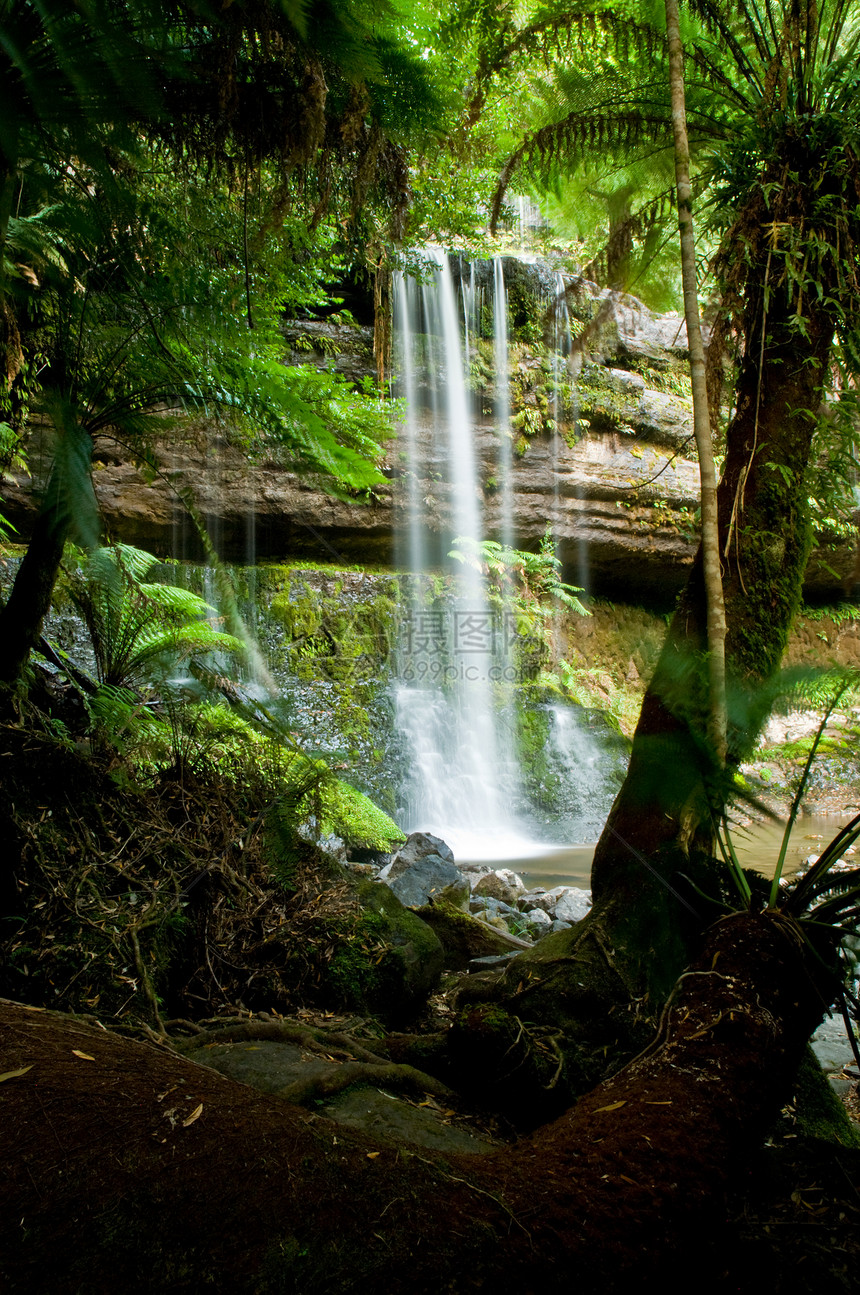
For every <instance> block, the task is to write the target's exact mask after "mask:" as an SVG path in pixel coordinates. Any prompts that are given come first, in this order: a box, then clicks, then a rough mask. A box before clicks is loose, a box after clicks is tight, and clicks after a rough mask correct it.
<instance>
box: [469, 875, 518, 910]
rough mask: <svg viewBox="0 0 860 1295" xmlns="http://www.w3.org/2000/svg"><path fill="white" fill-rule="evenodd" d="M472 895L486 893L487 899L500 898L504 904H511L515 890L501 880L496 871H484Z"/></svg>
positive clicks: (514, 896) (514, 898)
mask: <svg viewBox="0 0 860 1295" xmlns="http://www.w3.org/2000/svg"><path fill="white" fill-rule="evenodd" d="M472 894H473V895H486V896H487V897H488V898H489V899H500V900H501V901H502V902H503V903H505V904H513V903H514V902H515V900H516V892H515V891H514V888H513V886H510V885H509V884H508V882H507V881H505V880H503V878H502V877H500V876H499V874H498V873H497V872H486V873H484V875H483V877H480V878H479V879H478V882H477V884H476V886H475V888H474V890H473V891H472Z"/></svg>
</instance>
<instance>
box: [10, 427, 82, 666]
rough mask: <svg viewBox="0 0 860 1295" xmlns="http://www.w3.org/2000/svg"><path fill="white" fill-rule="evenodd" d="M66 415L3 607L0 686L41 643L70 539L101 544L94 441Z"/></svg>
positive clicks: (59, 430)
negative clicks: (93, 469)
mask: <svg viewBox="0 0 860 1295" xmlns="http://www.w3.org/2000/svg"><path fill="white" fill-rule="evenodd" d="M63 414H64V411H63V410H62V409H61V408H58V410H57V413H56V417H55V426H56V427H57V430H58V433H59V434H58V437H57V446H56V451H55V456H54V465H53V467H52V469H51V475H50V477H49V479H48V485H47V489H46V490H45V497H44V499H43V500H42V506H41V508H40V510H39V515H38V517H37V518H36V522H35V525H34V526H33V530H32V533H31V536H30V542H29V544H28V546H27V552H26V553H25V555H24V557H23V559H22V561H21V565H20V567H19V568H18V573H17V575H16V576H15V583H14V584H13V585H12V590H11V592H10V594H9V597H8V598H7V600H6V603H5V605H4V606H3V607H2V608H0V684H7V685H13V684H15V683H17V681H18V679H19V678H20V677H21V673H22V671H23V669H24V667H25V665H26V664H27V661H28V660H29V657H30V653H31V652H32V650H33V648H34V647H36V645H37V644H38V642H39V637H40V634H41V629H42V621H43V620H44V619H45V617H46V616H47V614H48V612H49V611H50V609H51V596H52V594H53V592H54V585H55V584H56V581H57V575H58V574H59V570H60V563H61V562H62V560H63V549H64V547H65V543H66V540H67V539H73V540H77V542H78V543H81V544H87V545H92V544H95V543H97V541H98V528H97V524H96V517H97V508H98V505H97V504H96V500H95V494H94V493H93V488H92V477H91V466H90V464H91V457H92V448H93V443H92V439H91V438H90V436H89V434H88V433H87V432H86V431H84V429H83V428H82V427H80V426H79V424H78V423H77V422H76V421H75V420H74V419H73V418H68V419H67V420H66V421H67V425H66V426H63Z"/></svg>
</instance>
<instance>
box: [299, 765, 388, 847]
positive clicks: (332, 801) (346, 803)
mask: <svg viewBox="0 0 860 1295" xmlns="http://www.w3.org/2000/svg"><path fill="white" fill-rule="evenodd" d="M320 804H321V824H320V825H321V829H322V833H323V835H328V834H330V833H333V834H334V835H335V836H339V837H341V838H342V840H344V841H345V842H346V843H347V845H352V846H357V847H359V848H361V849H364V850H379V851H380V852H382V853H388V852H389V851H391V850H393V849H394V848H395V846H397V845H399V844H400V843H401V842H402V841H405V839H406V836H405V834H404V833H403V832H402V831H401V829H400V828H399V827H398V826H397V824H396V823H395V822H393V821H392V819H390V818H389V817H388V815H387V814H386V813H385V812H384V811H383V810H381V809H380V808H379V807H378V806H377V805H374V803H373V801H372V800H370V799H369V798H368V797H367V796H365V795H363V794H362V793H361V792H360V791H357V790H356V789H355V787H352V786H350V784H349V783H348V782H341V780H340V779H339V778H334V779H332V780H331V781H330V782H326V784H325V785H324V787H323V788H322V791H321V798H320Z"/></svg>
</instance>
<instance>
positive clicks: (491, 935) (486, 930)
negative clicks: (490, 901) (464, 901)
mask: <svg viewBox="0 0 860 1295" xmlns="http://www.w3.org/2000/svg"><path fill="white" fill-rule="evenodd" d="M418 916H419V917H420V918H421V919H422V921H424V922H425V923H426V924H427V925H428V926H430V927H432V928H433V931H434V932H435V934H436V935H437V936H438V938H439V940H440V941H441V945H442V948H443V949H444V951H445V967H446V968H447V970H449V971H464V970H465V969H466V967H468V965H469V963H470V962H471V960H472V959H473V958H488V957H491V956H493V955H496V954H501V953H511V952H512V948H511V944H510V941H509V940H505V939H504V937H503V936H501V935H500V934H499V932H498V931H495V930H494V929H493V927H492V926H488V925H487V923H486V922H481V921H479V920H478V919H477V918H476V917H472V916H470V914H469V913H464V912H463V911H462V909H459V908H456V907H455V906H454V905H453V904H447V903H445V901H444V900H442V901H440V902H438V903H435V904H428V905H427V906H426V907H425V908H419V909H418Z"/></svg>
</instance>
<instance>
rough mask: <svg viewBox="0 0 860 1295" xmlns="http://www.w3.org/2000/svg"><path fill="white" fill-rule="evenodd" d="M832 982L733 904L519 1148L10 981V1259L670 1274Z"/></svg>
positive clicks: (111, 1279) (1, 1213)
mask: <svg viewBox="0 0 860 1295" xmlns="http://www.w3.org/2000/svg"><path fill="white" fill-rule="evenodd" d="M831 990H832V986H831V985H830V983H829V982H828V981H827V977H826V975H825V973H824V972H823V969H822V967H821V966H820V964H818V963H817V962H816V960H815V958H814V957H812V956H811V955H809V954H808V952H807V951H806V950H805V947H804V945H803V943H802V941H801V940H800V939H798V936H797V931H796V928H794V927H793V925H792V924H791V923H789V922H787V921H786V919H783V918H781V917H779V916H778V915H776V916H774V915H771V914H761V915H758V916H751V915H749V914H744V915H736V916H734V917H731V918H726V919H723V921H721V922H719V923H718V924H717V925H716V926H715V927H714V928H713V929H712V931H711V932H710V934H709V938H708V941H707V944H706V947H705V948H704V950H703V953H702V956H701V958H700V960H699V961H698V962H697V963H696V964H694V965H693V966H692V967H691V968H690V970H689V971H688V972H687V973H686V974H685V975H684V976H683V977H682V978H681V980H680V981H679V983H678V985H677V987H676V991H675V995H674V997H673V1001H672V1003H671V1006H670V1007H669V1008H668V1009H667V1010H666V1012H665V1013H664V1016H663V1020H662V1022H661V1028H660V1030H659V1032H658V1035H657V1037H656V1039H655V1040H654V1041H653V1043H652V1044H651V1046H650V1047H648V1048H647V1049H646V1050H645V1052H644V1053H643V1054H642V1055H641V1056H639V1057H638V1058H636V1059H635V1060H634V1061H633V1062H631V1063H630V1064H629V1065H628V1066H627V1067H625V1069H624V1070H622V1071H621V1072H620V1073H619V1074H617V1075H615V1076H614V1077H613V1078H612V1079H610V1080H608V1081H606V1082H605V1083H603V1084H601V1085H600V1086H599V1087H598V1088H596V1089H595V1090H594V1091H593V1092H591V1093H589V1094H588V1096H587V1097H586V1098H584V1099H583V1100H582V1101H581V1102H579V1103H578V1104H577V1105H576V1106H575V1107H574V1108H572V1109H571V1110H570V1111H568V1112H567V1113H566V1114H565V1115H563V1116H562V1117H561V1118H560V1119H558V1120H556V1121H555V1122H554V1123H552V1124H550V1125H547V1126H546V1127H545V1128H543V1129H541V1130H539V1131H538V1132H537V1133H536V1134H534V1135H532V1136H531V1137H529V1138H524V1139H522V1140H520V1142H519V1143H517V1144H516V1145H515V1146H514V1147H510V1148H506V1149H504V1150H503V1151H501V1152H499V1153H498V1154H495V1155H487V1156H478V1155H472V1156H464V1155H460V1156H455V1155H451V1154H446V1156H445V1158H444V1160H443V1159H442V1158H441V1157H440V1156H439V1155H438V1154H436V1153H434V1152H429V1151H428V1152H426V1153H425V1152H423V1151H422V1152H420V1153H419V1152H417V1151H416V1150H415V1149H414V1148H413V1149H409V1148H404V1147H402V1146H397V1145H396V1144H392V1143H387V1144H385V1143H374V1142H373V1141H371V1140H369V1139H368V1138H367V1137H366V1136H364V1135H362V1134H360V1133H355V1132H351V1131H350V1130H348V1129H345V1128H344V1127H343V1126H342V1125H337V1124H333V1123H331V1122H330V1121H328V1120H326V1119H322V1118H320V1117H319V1116H318V1115H314V1114H311V1113H310V1112H308V1111H306V1110H297V1109H296V1108H293V1107H289V1106H287V1105H286V1104H285V1103H283V1102H279V1101H278V1099H277V1098H275V1097H269V1096H264V1095H263V1094H259V1093H253V1092H252V1091H251V1090H250V1089H248V1088H246V1087H244V1086H243V1085H239V1084H234V1083H233V1082H231V1081H229V1080H226V1079H223V1078H222V1077H221V1076H220V1075H216V1074H215V1073H214V1072H212V1071H209V1070H206V1069H205V1068H203V1067H198V1066H195V1065H194V1064H193V1063H191V1062H189V1061H187V1060H184V1059H180V1058H177V1057H175V1056H172V1055H169V1054H168V1053H166V1052H164V1051H160V1050H156V1049H155V1048H153V1047H151V1046H149V1045H144V1044H133V1043H131V1042H129V1041H128V1040H126V1039H121V1038H118V1037H117V1036H116V1035H112V1034H109V1033H108V1034H106V1033H104V1032H101V1031H98V1030H96V1029H94V1028H91V1027H89V1026H86V1025H84V1024H83V1023H82V1022H80V1021H78V1020H73V1019H72V1018H59V1017H55V1016H53V1015H52V1014H51V1013H34V1012H29V1011H27V1010H25V1009H23V1008H20V1007H16V1006H14V1005H11V1004H0V1043H2V1055H3V1058H4V1068H5V1070H6V1071H7V1072H11V1074H10V1073H6V1074H5V1076H4V1077H5V1079H6V1080H7V1082H6V1083H5V1084H4V1086H3V1111H4V1118H3V1120H2V1121H0V1155H2V1161H3V1164H4V1166H5V1172H4V1175H3V1180H2V1182H0V1277H4V1276H5V1278H6V1279H7V1281H8V1282H9V1285H10V1289H14V1290H16V1291H19V1292H36V1291H38V1292H41V1291H44V1290H45V1289H46V1288H47V1287H49V1286H50V1287H51V1288H52V1289H58V1290H70V1291H71V1290H79V1289H84V1288H86V1289H87V1290H90V1289H92V1290H103V1289H104V1290H108V1289H111V1290H114V1289H120V1288H121V1289H122V1290H124V1291H129V1292H140V1291H157V1290H159V1291H160V1290H164V1289H167V1288H169V1289H171V1290H182V1291H185V1292H196V1291H198V1290H199V1291H201V1292H202V1291H204V1290H209V1289H213V1288H217V1289H228V1288H229V1289H230V1290H231V1291H237V1292H246V1291H248V1292H249V1291H254V1292H269V1291H271V1292H274V1291H276V1290H277V1291H283V1290H300V1291H302V1292H303V1295H312V1293H313V1292H318V1291H319V1292H323V1291H324V1292H326V1295H329V1293H330V1292H334V1291H362V1292H363V1291H368V1290H371V1289H372V1290H385V1291H386V1292H388V1293H389V1295H398V1293H400V1292H403V1293H406V1292H408V1293H409V1295H420V1293H421V1292H430V1291H433V1292H437V1291H439V1290H446V1291H454V1292H456V1291H461V1292H467V1291H473V1290H475V1289H478V1288H480V1289H482V1290H483V1289H487V1290H493V1291H499V1292H509V1291H510V1292H513V1291H517V1292H522V1291H536V1292H540V1293H541V1295H551V1293H554V1292H562V1291H565V1292H567V1291H570V1290H575V1289H579V1290H583V1291H596V1290H600V1291H616V1290H617V1291H621V1290H625V1291H626V1290H630V1289H637V1290H653V1289H656V1288H657V1287H656V1286H655V1284H654V1283H655V1279H656V1278H657V1276H658V1275H659V1274H660V1273H661V1272H662V1270H663V1267H664V1265H665V1261H666V1256H667V1255H668V1254H671V1255H672V1258H673V1262H675V1263H678V1264H682V1263H684V1262H688V1261H690V1262H692V1261H693V1260H695V1261H696V1262H697V1263H698V1264H699V1265H701V1264H702V1263H703V1262H704V1261H705V1259H706V1256H707V1263H708V1264H709V1266H710V1265H712V1264H713V1263H715V1262H716V1263H718V1262H719V1257H718V1256H715V1255H714V1253H713V1252H710V1253H709V1252H708V1250H707V1248H706V1247H707V1241H708V1238H709V1236H712V1235H713V1232H714V1230H715V1229H718V1228H719V1226H720V1222H721V1219H722V1217H723V1213H722V1203H723V1199H724V1197H725V1194H726V1192H727V1190H728V1189H729V1188H730V1187H731V1186H732V1185H733V1180H734V1177H735V1175H736V1173H737V1172H738V1170H740V1169H741V1168H742V1167H743V1165H744V1164H745V1162H746V1157H747V1154H748V1151H749V1147H750V1146H751V1145H753V1144H754V1143H755V1142H756V1141H757V1140H758V1139H759V1138H760V1137H761V1136H762V1134H763V1132H764V1130H765V1128H766V1126H767V1124H768V1123H769V1121H770V1120H771V1119H772V1118H773V1116H774V1115H775V1114H776V1112H777V1111H778V1109H779V1106H780V1104H781V1102H782V1101H783V1100H784V1099H785V1096H786V1094H787V1087H788V1085H789V1084H790V1082H791V1078H792V1075H793V1072H794V1069H795V1067H796V1065H797V1063H798V1061H799V1058H800V1056H801V1054H802V1050H803V1047H804V1044H805V1041H806V1038H807V1036H808V1034H809V1032H810V1031H811V1029H813V1028H814V1026H815V1023H816V1021H817V1020H818V1019H819V1018H820V1015H821V1012H822V1009H823V1006H824V1004H825V1002H826V1001H827V999H828V997H829V994H830V992H831ZM661 1280H662V1279H661ZM660 1289H665V1281H664V1280H662V1285H661V1286H660Z"/></svg>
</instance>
